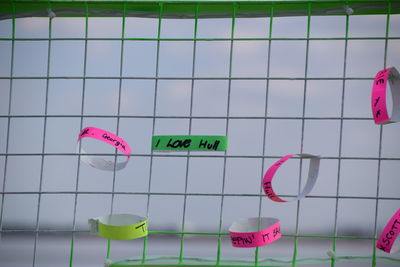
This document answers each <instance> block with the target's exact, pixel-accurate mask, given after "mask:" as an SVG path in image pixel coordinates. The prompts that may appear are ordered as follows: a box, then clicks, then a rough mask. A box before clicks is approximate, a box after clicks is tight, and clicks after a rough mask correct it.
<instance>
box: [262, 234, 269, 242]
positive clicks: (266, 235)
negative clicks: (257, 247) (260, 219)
mask: <svg viewBox="0 0 400 267" xmlns="http://www.w3.org/2000/svg"><path fill="white" fill-rule="evenodd" d="M262 237H263V241H264V242H265V237H267V240H269V233H266V234H263V235H262Z"/></svg>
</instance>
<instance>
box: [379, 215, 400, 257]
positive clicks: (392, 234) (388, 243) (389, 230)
mask: <svg viewBox="0 0 400 267" xmlns="http://www.w3.org/2000/svg"><path fill="white" fill-rule="evenodd" d="M399 233H400V209H398V210H397V212H396V213H395V214H394V215H393V217H392V218H391V219H390V221H389V222H388V223H387V224H386V226H385V229H384V230H383V232H382V234H381V235H380V236H379V239H378V242H377V243H376V247H377V248H378V249H381V250H383V251H385V252H387V253H390V252H391V250H392V246H393V244H394V242H395V241H396V238H397V236H398V235H399Z"/></svg>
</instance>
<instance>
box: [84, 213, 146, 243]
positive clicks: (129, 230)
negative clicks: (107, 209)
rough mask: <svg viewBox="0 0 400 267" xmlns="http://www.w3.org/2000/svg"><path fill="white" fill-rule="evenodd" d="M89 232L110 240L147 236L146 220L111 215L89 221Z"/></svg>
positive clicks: (134, 216) (138, 217)
mask: <svg viewBox="0 0 400 267" xmlns="http://www.w3.org/2000/svg"><path fill="white" fill-rule="evenodd" d="M89 227H90V232H91V233H92V234H96V235H98V236H101V237H104V238H107V239H112V240H128V239H136V238H140V237H144V236H147V234H148V232H147V219H146V218H143V217H140V216H137V215H133V214H112V215H108V216H103V217H96V218H92V219H89Z"/></svg>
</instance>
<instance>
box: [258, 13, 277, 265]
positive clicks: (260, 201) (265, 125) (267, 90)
mask: <svg viewBox="0 0 400 267" xmlns="http://www.w3.org/2000/svg"><path fill="white" fill-rule="evenodd" d="M270 12H271V13H270V17H269V33H268V36H269V41H268V54H267V80H266V85H265V111H264V116H265V119H264V135H263V157H262V159H261V173H260V178H261V179H260V180H262V178H263V175H264V164H265V157H264V156H265V154H266V151H267V148H266V143H267V142H266V139H267V137H266V136H267V123H268V119H267V116H268V96H269V74H270V67H271V43H272V39H271V38H272V22H273V16H274V6H272V7H271V11H270ZM262 191H263V189H262V186H261V187H260V191H259V193H260V197H259V202H258V218H259V221H258V230H260V222H261V208H262V199H263V197H264V196H262ZM258 262H259V247H256V249H255V254H254V265H255V266H258Z"/></svg>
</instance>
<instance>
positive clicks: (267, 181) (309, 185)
mask: <svg viewBox="0 0 400 267" xmlns="http://www.w3.org/2000/svg"><path fill="white" fill-rule="evenodd" d="M296 155H297V156H299V157H300V158H309V159H310V167H309V169H308V178H307V182H306V185H305V186H304V189H303V191H302V192H301V193H300V194H299V195H297V196H296V197H295V198H294V199H291V200H283V199H281V198H280V197H278V196H277V195H276V194H275V192H274V190H273V189H272V179H273V178H274V175H275V173H276V171H277V170H278V169H279V167H281V165H282V164H283V163H285V162H286V161H287V160H288V159H290V158H291V157H293V156H296ZM319 163H320V157H319V156H316V155H311V154H290V155H287V156H284V157H283V158H281V159H280V160H278V161H277V162H275V163H274V164H273V165H272V166H271V167H269V169H268V170H267V172H266V173H265V176H264V179H263V181H262V184H263V188H264V192H265V194H266V195H267V197H268V198H269V199H271V200H273V201H276V202H291V201H295V200H299V199H302V198H303V197H305V196H306V195H308V194H309V193H310V192H311V190H312V189H313V187H314V185H315V182H316V181H317V178H318V172H319Z"/></svg>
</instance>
